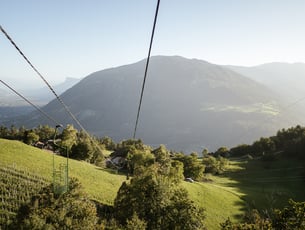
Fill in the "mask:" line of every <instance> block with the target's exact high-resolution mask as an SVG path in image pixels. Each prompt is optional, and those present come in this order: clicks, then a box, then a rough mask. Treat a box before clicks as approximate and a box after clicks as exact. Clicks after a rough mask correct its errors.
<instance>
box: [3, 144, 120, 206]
mask: <svg viewBox="0 0 305 230" xmlns="http://www.w3.org/2000/svg"><path fill="white" fill-rule="evenodd" d="M0 146H1V149H0V159H1V164H2V165H13V164H15V165H17V166H18V167H19V168H23V169H26V170H27V171H28V172H30V173H34V174H39V175H40V176H42V177H44V178H46V179H47V180H49V181H50V182H51V180H52V172H53V171H52V170H53V154H52V152H47V151H42V150H40V149H38V148H34V147H31V146H28V145H25V144H23V143H21V142H18V141H9V140H4V139H0ZM65 161H66V159H65V158H63V157H60V156H55V166H59V164H60V163H64V162H65ZM69 169H70V171H69V176H70V177H76V178H78V179H79V180H80V182H81V183H82V185H83V186H84V188H85V190H86V191H87V192H88V194H90V196H91V197H92V199H95V200H98V201H100V202H102V203H105V204H112V203H113V200H114V198H115V196H116V192H117V190H118V189H119V187H120V186H121V183H122V182H123V181H124V180H125V176H122V175H116V174H114V173H111V172H110V171H105V170H103V169H101V168H99V167H97V166H94V165H91V164H88V163H86V162H81V161H76V160H71V159H70V160H69Z"/></svg>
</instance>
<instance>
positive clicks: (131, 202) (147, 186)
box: [114, 164, 204, 229]
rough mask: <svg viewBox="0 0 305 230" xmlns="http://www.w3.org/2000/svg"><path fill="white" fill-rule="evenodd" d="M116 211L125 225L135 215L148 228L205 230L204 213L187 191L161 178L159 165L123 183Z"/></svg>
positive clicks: (118, 218) (116, 199) (116, 202)
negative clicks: (191, 199)
mask: <svg viewBox="0 0 305 230" xmlns="http://www.w3.org/2000/svg"><path fill="white" fill-rule="evenodd" d="M114 209H115V214H116V218H117V220H118V221H119V222H120V223H121V224H122V225H126V223H127V220H128V219H131V218H132V217H133V216H134V215H135V214H136V215H137V216H138V218H139V219H140V220H142V221H144V222H145V223H146V224H147V229H204V225H203V219H204V215H203V210H202V209H198V208H197V207H196V206H195V205H194V203H193V202H192V201H190V199H189V198H188V194H187V191H186V190H184V189H182V188H179V189H178V188H177V187H176V186H175V185H174V184H173V183H172V182H171V180H170V178H169V177H167V176H164V175H161V174H160V173H159V170H158V165H157V164H154V165H151V166H150V167H147V168H146V170H145V171H143V173H142V174H140V175H136V176H134V177H133V179H132V180H131V181H130V183H129V184H128V183H126V182H123V184H122V186H121V187H120V189H119V191H118V194H117V197H116V198H115V201H114Z"/></svg>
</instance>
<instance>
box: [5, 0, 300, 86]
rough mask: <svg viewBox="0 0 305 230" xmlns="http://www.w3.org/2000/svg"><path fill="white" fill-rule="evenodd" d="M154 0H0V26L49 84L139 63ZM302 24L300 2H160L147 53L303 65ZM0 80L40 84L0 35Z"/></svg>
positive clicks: (144, 52)
mask: <svg viewBox="0 0 305 230" xmlns="http://www.w3.org/2000/svg"><path fill="white" fill-rule="evenodd" d="M156 2H157V1H156V0H107V1H106V0H1V1H0V24H1V25H2V27H3V28H4V29H5V30H6V31H7V32H8V33H9V34H10V35H11V37H12V38H13V39H14V40H15V42H16V43H17V44H18V46H19V47H20V48H21V49H22V50H23V52H24V53H25V54H26V55H27V56H28V58H29V59H30V60H31V61H32V63H33V64H34V65H35V66H36V67H37V68H38V70H39V71H40V72H41V73H42V74H43V75H44V76H45V78H46V79H47V80H49V81H50V82H51V84H54V83H57V82H62V81H64V79H65V78H66V77H75V78H81V77H85V76H87V75H88V74H90V73H92V72H94V71H98V70H102V69H105V68H108V67H115V66H119V65H123V64H129V63H133V62H136V61H139V60H141V59H143V58H145V57H146V56H147V51H148V45H149V39H150V34H151V29H152V23H153V17H154V13H155V7H156ZM304 24H305V0H161V4H160V11H159V17H158V22H157V27H156V32H155V40H154V45H153V50H152V55H180V56H184V57H188V58H197V59H203V60H206V61H209V62H212V63H216V64H234V65H248V66H249V65H257V64H262V63H266V62H274V61H281V62H305V25H304ZM0 79H5V80H6V81H7V82H8V83H10V80H11V82H14V81H13V79H18V82H19V83H20V85H16V87H18V88H20V87H22V86H25V85H27V84H33V85H35V86H36V85H40V86H44V83H43V82H42V81H41V79H40V78H39V77H38V76H37V75H36V74H35V73H34V72H33V71H32V70H31V69H30V68H29V66H28V65H27V64H26V63H25V61H24V60H23V59H22V58H21V56H20V55H19V54H18V53H17V51H16V50H15V49H14V48H13V46H12V45H11V44H10V43H9V41H8V40H7V39H6V38H5V37H4V35H3V34H2V33H1V34H0ZM14 84H16V83H14Z"/></svg>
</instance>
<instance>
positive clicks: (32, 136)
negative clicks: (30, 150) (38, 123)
mask: <svg viewBox="0 0 305 230" xmlns="http://www.w3.org/2000/svg"><path fill="white" fill-rule="evenodd" d="M37 141H39V136H38V135H37V134H36V133H35V132H34V131H33V130H30V131H25V133H24V142H25V143H26V144H28V145H33V144H34V143H35V142H37Z"/></svg>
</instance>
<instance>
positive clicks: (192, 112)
mask: <svg viewBox="0 0 305 230" xmlns="http://www.w3.org/2000/svg"><path fill="white" fill-rule="evenodd" d="M144 68H145V60H142V61H140V62H137V63H134V64H130V65H125V66H120V67H117V68H111V69H106V70H102V71H98V72H95V73H92V74H90V75H89V76H87V77H86V78H84V79H83V80H81V81H80V82H79V83H78V84H76V85H75V86H73V87H72V88H70V89H69V90H67V91H66V92H64V93H63V94H62V96H61V97H62V100H63V101H64V102H65V103H66V105H67V106H68V107H69V109H70V110H71V111H72V112H73V114H74V115H75V116H76V117H77V118H78V119H79V120H80V121H81V123H82V124H83V126H84V127H86V129H87V130H88V131H89V132H91V133H93V134H95V135H97V136H106V135H107V136H110V137H112V138H113V139H114V140H115V141H119V140H122V139H128V138H131V137H132V134H133V129H134V124H135V118H136V111H137V106H138V102H139V97H140V89H141V85H142V79H143V73H144ZM281 104H282V102H281V99H280V98H279V96H278V94H276V93H275V92H274V91H272V90H271V89H270V88H267V87H266V86H264V85H262V84H260V83H257V82H256V81H254V80H251V79H249V78H248V77H245V76H243V75H241V74H240V73H237V72H235V71H233V70H231V69H229V68H227V67H224V66H219V65H215V64H211V63H208V62H205V61H202V60H196V59H186V58H183V57H179V56H172V57H167V56H155V57H152V59H151V62H150V66H149V71H148V78H147V81H146V89H145V93H144V99H143V104H142V110H141V116H140V121H139V127H138V133H137V138H141V139H143V141H144V142H145V143H147V144H149V145H153V146H157V145H159V144H165V145H166V146H167V147H168V148H170V149H175V150H178V151H179V150H182V151H186V152H190V151H201V150H202V149H203V148H208V149H210V150H212V151H213V150H214V149H215V148H217V147H219V146H228V147H231V146H234V145H236V144H239V143H249V142H252V141H253V140H255V139H257V138H258V137H260V136H268V135H270V134H272V133H274V132H275V131H276V130H278V129H279V128H282V127H288V126H293V125H295V124H296V123H297V122H298V121H299V120H298V119H297V114H293V113H289V112H285V113H282V111H281ZM43 109H44V111H46V112H47V113H48V114H50V115H51V116H53V117H54V118H56V119H57V120H59V121H60V122H61V123H62V124H64V125H65V124H68V123H73V121H72V120H71V119H70V118H69V116H68V115H67V113H66V112H65V110H64V109H63V108H62V106H61V105H60V104H59V103H58V102H57V101H56V100H53V101H51V102H50V103H49V104H47V105H46V106H45V107H44V108H43ZM12 122H14V123H16V124H17V125H18V124H19V125H26V126H27V127H33V126H37V125H38V124H46V123H49V121H47V120H45V119H44V117H42V116H41V115H40V114H38V113H33V114H30V115H29V116H27V117H23V118H20V119H12V120H11V121H10V123H12ZM50 125H55V124H50ZM75 126H76V125H75Z"/></svg>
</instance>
